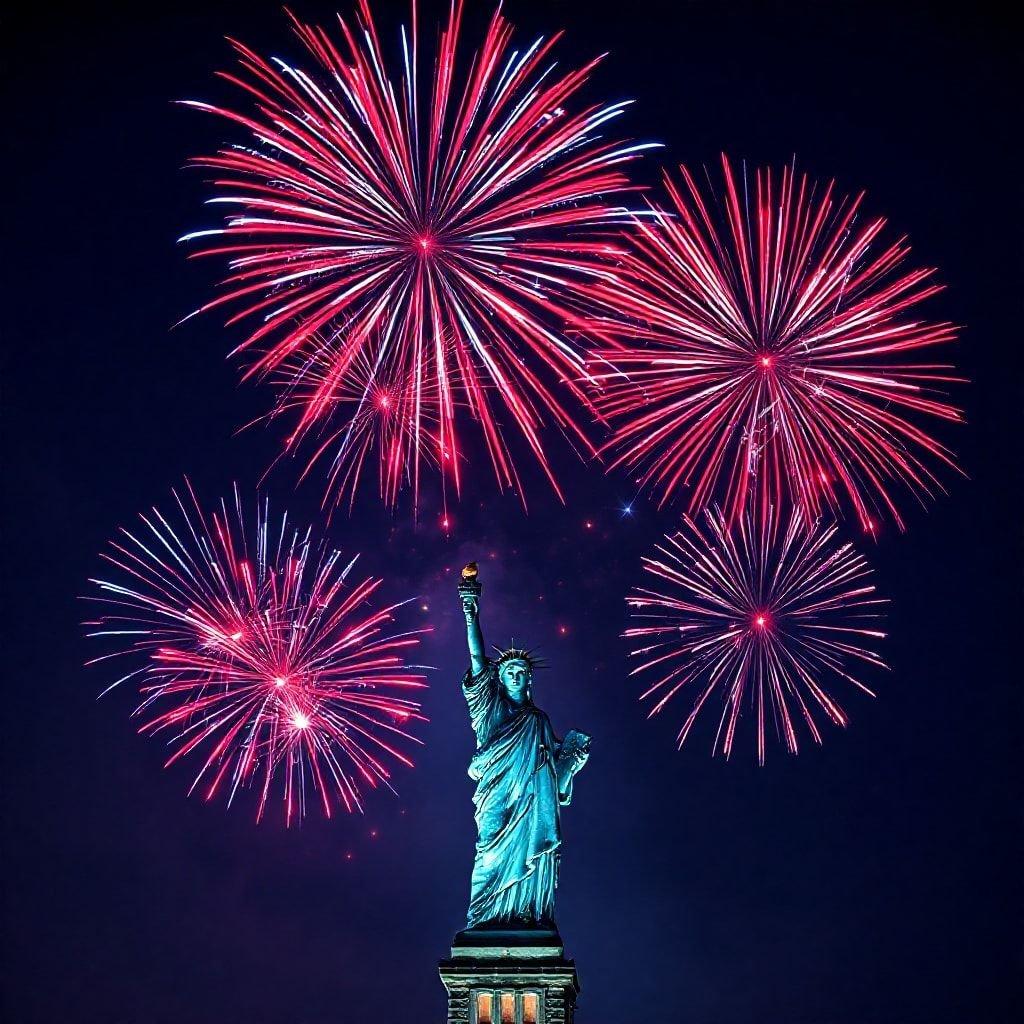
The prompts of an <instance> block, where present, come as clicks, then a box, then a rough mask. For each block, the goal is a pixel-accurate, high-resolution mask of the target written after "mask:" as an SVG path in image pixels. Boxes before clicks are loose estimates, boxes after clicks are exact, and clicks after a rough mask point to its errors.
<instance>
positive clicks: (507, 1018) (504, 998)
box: [499, 992, 516, 1024]
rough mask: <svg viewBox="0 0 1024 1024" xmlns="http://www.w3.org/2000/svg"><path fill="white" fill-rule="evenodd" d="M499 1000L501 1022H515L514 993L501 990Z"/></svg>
mask: <svg viewBox="0 0 1024 1024" xmlns="http://www.w3.org/2000/svg"><path fill="white" fill-rule="evenodd" d="M499 998H500V1000H501V1024H516V994H515V992H502V993H501V996H500V997H499Z"/></svg>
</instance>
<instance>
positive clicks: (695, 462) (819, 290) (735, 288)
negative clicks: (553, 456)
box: [593, 156, 962, 531]
mask: <svg viewBox="0 0 1024 1024" xmlns="http://www.w3.org/2000/svg"><path fill="white" fill-rule="evenodd" d="M722 169H723V181H724V190H723V194H722V195H721V197H717V196H715V195H712V194H706V193H705V192H702V190H701V189H700V188H699V187H698V185H697V183H696V182H695V180H694V179H693V177H692V176H691V175H690V173H689V171H687V169H686V168H685V167H684V168H682V176H683V182H684V184H683V186H682V187H680V186H678V185H677V184H676V183H675V182H674V181H673V180H672V179H671V178H670V177H669V176H668V175H666V178H665V180H666V186H667V189H668V194H669V197H670V200H671V202H670V206H669V209H668V210H667V211H666V212H661V213H660V214H659V216H657V218H656V219H655V220H653V221H645V222H641V223H638V224H637V226H636V229H635V231H634V232H633V235H632V237H633V244H632V246H631V253H630V255H629V257H628V258H627V259H626V260H625V261H624V265H623V267H622V270H621V274H622V278H621V281H620V283H619V285H617V286H616V287H615V288H614V289H612V290H611V291H610V292H609V293H608V294H609V298H610V300H611V301H617V302H618V308H619V309H620V310H621V311H622V313H623V314H624V315H625V317H627V318H630V319H631V320H632V322H633V325H634V327H633V333H635V335H636V336H637V337H638V339H639V340H638V341H637V342H631V343H627V344H626V345H625V346H623V347H621V348H620V347H617V346H615V345H610V346H609V347H608V348H607V349H606V350H604V351H598V352H597V353H596V356H597V366H598V367H599V369H598V370H597V372H595V373H594V374H593V376H594V377H595V378H596V379H597V381H598V383H599V384H600V385H601V388H602V391H601V395H600V398H599V400H598V402H597V405H598V408H599V410H600V412H601V413H602V414H603V416H604V417H606V418H607V419H608V420H609V421H610V423H611V424H612V426H613V431H614V432H613V436H612V438H611V440H610V442H609V444H608V448H609V450H610V451H612V452H613V453H614V458H613V461H612V463H611V464H612V465H624V466H626V467H628V468H629V469H630V470H631V471H632V472H633V473H634V474H635V475H636V476H637V478H638V480H639V482H640V483H641V485H650V486H652V487H654V488H655V489H657V490H658V491H659V492H660V493H661V495H662V500H663V501H664V500H667V499H668V498H670V497H671V496H673V495H675V494H677V493H681V492H685V493H686V494H687V499H686V500H687V502H688V505H689V508H690V510H691V512H695V511H698V510H700V509H702V508H705V507H706V506H707V505H708V504H709V503H710V502H712V501H715V500H720V501H721V502H722V505H723V508H724V509H725V510H726V512H727V514H728V516H729V517H730V518H734V517H736V516H738V515H740V514H742V513H743V512H744V510H745V509H746V508H747V503H748V501H750V500H754V501H757V502H758V504H759V505H760V508H761V509H762V510H764V509H766V508H767V507H768V506H770V505H779V504H781V503H784V502H785V501H786V500H792V501H793V502H794V503H795V504H797V505H798V506H799V507H800V508H801V509H802V510H803V511H804V513H805V514H806V516H807V518H808V519H814V518H816V517H817V516H818V515H819V514H821V513H822V511H823V510H825V509H830V510H832V511H835V510H837V509H838V508H839V505H840V501H839V498H840V496H841V495H843V494H845V496H846V498H847V499H848V500H849V501H850V503H851V504H852V505H853V508H854V509H855V511H856V514H857V515H858V517H859V518H860V521H861V523H862V525H863V526H864V527H865V528H866V529H868V530H870V531H874V529H875V528H876V525H877V519H878V516H879V513H883V514H888V515H890V516H891V517H892V519H893V520H894V521H895V522H896V523H897V524H898V525H899V526H900V527H901V528H902V527H903V519H902V518H901V516H900V512H899V510H898V508H897V499H898V497H899V496H901V495H904V494H906V493H908V492H909V493H912V494H914V495H915V496H916V497H917V498H918V499H920V500H923V499H924V498H925V497H928V496H930V495H932V494H933V493H934V492H935V491H936V490H937V489H941V484H940V482H939V479H938V477H937V476H936V474H935V469H936V468H937V467H939V466H941V465H943V464H945V465H946V466H947V467H953V466H954V465H955V463H954V460H953V456H952V454H951V453H950V452H949V451H948V450H947V449H946V448H945V447H944V446H943V445H942V444H941V443H939V442H938V441H937V440H935V439H934V438H932V437H931V436H930V435H929V434H928V433H927V432H926V431H925V430H924V429H922V427H920V426H918V424H917V422H916V421H917V420H918V418H921V419H925V420H928V419H931V420H954V421H960V420H961V419H962V416H961V413H960V411H959V410H958V409H956V408H955V407H953V406H952V405H950V404H949V403H948V402H947V401H946V399H945V397H944V392H945V388H946V387H947V386H948V385H949V384H950V383H952V382H954V381H957V380H958V378H957V377H955V376H953V375H952V372H951V371H952V368H951V367H950V366H949V365H947V364H946V363H943V362H934V361H932V360H931V359H930V358H929V357H928V353H930V352H931V351H932V350H933V349H935V348H936V347H937V346H940V345H943V344H945V343H947V342H951V341H953V340H954V338H955V336H956V330H955V328H954V327H953V326H952V325H951V324H948V323H929V322H927V321H924V320H921V319H920V318H919V316H918V314H917V312H916V309H917V307H918V305H919V304H920V303H922V302H923V301H924V300H925V299H927V298H929V297H930V296H932V295H934V294H935V293H936V292H938V291H939V290H940V286H939V285H937V284H935V283H934V282H933V280H932V275H933V271H932V270H931V269H918V270H906V269H904V264H905V262H906V260H907V256H908V253H909V247H908V245H907V243H906V241H905V239H902V238H901V239H897V240H896V241H893V242H889V243H883V242H881V235H882V232H883V228H884V227H885V221H884V220H883V219H881V218H875V219H871V220H867V219H861V217H860V208H861V199H862V197H861V196H858V197H857V198H856V199H853V200H849V199H847V198H844V197H842V196H838V195H837V194H836V193H835V191H834V188H833V186H832V184H829V185H828V186H827V187H826V188H824V189H821V188H818V187H817V186H815V185H814V184H813V183H812V182H810V181H809V180H808V178H807V176H806V175H801V176H797V174H796V173H795V171H794V170H793V169H792V168H785V169H783V170H782V172H781V173H780V174H773V173H772V171H770V170H758V171H757V172H756V173H755V174H754V176H753V181H752V182H751V181H748V179H747V176H746V173H745V172H744V174H743V176H742V177H741V178H739V179H737V176H736V175H735V174H734V172H733V169H732V167H731V165H730V163H729V161H728V159H727V158H725V157H724V156H723V158H722Z"/></svg>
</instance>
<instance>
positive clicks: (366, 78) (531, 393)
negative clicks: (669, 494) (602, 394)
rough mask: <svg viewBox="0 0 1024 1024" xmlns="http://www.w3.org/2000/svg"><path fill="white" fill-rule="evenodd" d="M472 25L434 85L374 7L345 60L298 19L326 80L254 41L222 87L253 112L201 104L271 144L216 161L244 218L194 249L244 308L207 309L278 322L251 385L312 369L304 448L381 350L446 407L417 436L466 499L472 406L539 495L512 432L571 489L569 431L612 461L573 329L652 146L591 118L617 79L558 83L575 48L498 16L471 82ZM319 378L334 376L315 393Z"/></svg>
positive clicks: (408, 42) (208, 161) (508, 479)
mask: <svg viewBox="0 0 1024 1024" xmlns="http://www.w3.org/2000/svg"><path fill="white" fill-rule="evenodd" d="M461 20H462V3H461V0H456V2H454V3H453V4H452V5H451V11H450V17H449V20H448V24H447V26H446V27H445V28H444V30H443V31H442V32H441V33H440V38H439V44H438V51H437V56H436V58H435V61H434V64H433V67H432V68H429V67H428V69H427V74H426V83H424V82H423V72H422V69H421V64H420V59H419V38H418V29H417V22H416V8H415V5H413V11H412V28H411V32H410V33H408V34H407V33H406V32H405V30H404V29H403V31H402V51H403V56H404V64H403V71H402V74H401V75H400V76H399V78H398V79H393V78H392V77H390V76H389V74H388V72H387V70H386V63H385V60H384V57H383V52H382V49H381V46H380V42H379V39H378V34H377V29H376V26H375V25H374V21H373V18H372V16H371V13H370V8H369V5H368V3H367V2H366V0H360V3H359V7H358V14H357V16H356V20H355V24H353V25H350V24H349V23H348V22H347V21H345V20H343V19H339V22H340V38H339V39H338V40H337V41H335V40H334V39H332V37H331V36H330V35H329V34H328V33H327V32H325V31H324V30H322V29H320V28H318V27H316V26H313V25H307V24H303V23H301V22H298V21H294V29H295V32H296V34H297V35H298V37H299V39H300V40H301V42H302V44H303V45H304V47H305V48H306V50H307V51H308V55H309V57H310V58H311V59H312V61H313V62H314V65H315V68H314V70H313V71H312V72H310V73H307V72H306V71H304V70H302V69H300V68H299V67H297V66H292V65H290V64H287V63H285V62H284V61H282V60H274V61H267V60H264V59H263V58H262V57H260V56H259V55H257V54H256V53H254V52H253V51H252V50H250V49H248V48H247V47H245V46H243V45H241V44H240V43H234V46H235V49H236V50H237V52H238V55H239V60H240V64H241V67H242V73H241V74H240V75H229V74H225V75H223V76H222V77H224V78H225V79H226V80H228V81H230V82H231V83H233V84H234V85H236V86H238V87H239V88H240V89H242V90H243V91H244V93H245V94H246V97H247V99H248V100H249V101H250V106H251V110H250V112H248V113H240V112H234V111H231V110H228V109H224V108H221V107H215V106H211V105H210V104H207V103H199V102H190V103H189V104H188V105H189V106H192V107H195V108H198V109H200V110H204V111H209V112H212V113H214V114H216V115H218V116H220V117H223V118H225V119H227V120H229V121H230V122H232V123H233V124H235V125H236V126H238V127H240V128H242V129H244V131H245V132H246V133H247V135H248V136H249V141H248V142H246V143H244V144H242V145H235V146H231V147H228V148H224V149H222V150H220V151H219V152H218V153H217V154H216V155H215V156H211V157H203V158H200V159H198V160H196V161H195V163H196V164H197V165H198V166H200V167H203V168H209V169H213V170H215V171H216V172H217V174H218V177H217V180H216V185H217V187H218V188H219V189H221V190H223V191H222V192H221V193H220V194H219V195H217V197H216V198H215V199H213V200H212V202H214V203H218V204H224V205H227V206H230V207H234V208H235V211H236V212H234V213H232V214H231V215H230V216H229V217H228V219H227V221H226V223H225V226H223V227H221V228H218V229H215V230H211V231H199V232H195V233H193V234H191V235H187V236H185V237H186V239H192V238H201V239H204V240H209V239H210V238H214V239H216V240H217V241H216V242H214V243H212V244H207V245H205V247H204V248H203V249H202V250H201V251H199V252H198V253H197V255H215V256H225V257H227V258H228V260H229V266H230V268H231V272H230V274H229V276H228V277H227V278H226V280H225V282H224V283H225V291H224V293H223V294H222V295H221V296H219V297H218V298H217V299H215V300H214V301H212V302H210V303H208V304H207V305H206V306H204V307H203V309H204V310H207V309H211V308H213V307H217V306H221V305H223V304H232V305H234V306H236V307H237V308H236V312H235V313H234V314H233V315H232V317H231V320H230V321H229V322H230V323H234V322H236V321H238V320H242V319H245V318H254V319H258V325H257V326H256V327H255V328H254V329H253V330H252V332H251V334H250V335H249V336H248V338H247V339H246V340H245V341H244V342H243V343H242V344H241V345H240V346H239V350H240V351H245V352H248V353H249V354H250V355H251V357H252V358H251V366H250V370H249V373H250V374H252V373H256V374H265V373H268V372H274V371H280V370H281V368H282V367H284V366H288V367H290V368H291V372H292V373H293V375H294V376H293V382H294V383H298V384H299V386H300V387H299V390H300V392H301V393H302V395H303V404H302V409H301V414H300V416H299V420H298V425H297V429H296V431H295V435H294V437H295V438H299V437H302V436H303V435H304V434H305V433H306V432H307V431H308V430H309V429H310V428H311V426H312V425H313V424H316V423H318V422H319V421H320V420H321V419H322V418H324V417H326V416H328V415H329V414H330V413H331V412H332V411H334V410H335V408H336V405H337V402H336V394H337V390H338V388H339V387H341V386H342V382H343V381H344V380H345V378H346V376H347V375H348V374H349V372H350V368H351V366H352V364H353V362H354V361H355V360H356V358H357V357H358V355H359V353H360V352H361V351H362V350H363V348H364V346H365V345H366V344H367V342H368V340H369V339H373V340H374V344H377V343H378V342H379V345H380V349H379V355H381V356H382V357H383V358H384V359H385V360H387V361H389V362H391V363H392V364H393V365H394V366H395V367H396V368H397V371H396V372H398V373H399V374H400V375H401V377H402V379H403V380H404V381H405V382H406V384H407V386H408V387H409V388H410V390H411V394H410V396H409V398H408V400H407V404H408V406H409V407H410V408H411V409H414V410H416V414H417V415H419V412H420V411H421V410H425V409H428V408H429V409H430V410H431V415H432V417H433V420H434V422H435V424H436V430H432V431H428V430H426V429H425V428H423V427H422V426H421V424H420V422H419V420H418V419H415V420H414V421H413V431H414V434H415V435H416V436H417V438H419V437H420V435H427V434H430V435H431V436H430V438H429V443H430V444H432V445H433V446H434V447H435V450H436V453H437V454H436V460H435V461H436V463H437V464H438V465H440V466H441V467H442V468H443V469H444V470H446V471H449V472H450V473H451V477H452V480H453V482H454V485H455V488H456V490H457V489H458V485H459V469H460V451H461V448H460V442H459V438H458V433H457V429H456V417H455V410H456V407H457V405H459V404H462V405H464V406H465V407H466V409H467V410H468V412H469V414H470V416H471V418H472V419H473V420H475V421H476V422H477V423H478V424H479V426H480V428H481V430H482V432H483V436H484V439H485V442H486V446H487V449H488V452H489V455H490V458H491V461H492V463H493V466H494V471H495V473H496V476H497V479H498V482H499V484H500V485H501V486H503V487H506V486H507V487H513V488H516V489H517V490H519V492H520V494H521V493H522V487H521V485H520V481H519V475H518V472H517V469H516V465H515V463H514V461H513V455H512V453H511V451H510V449H509V448H508V446H507V444H506V440H505V438H504V437H503V434H502V430H501V426H500V423H499V419H500V418H501V417H502V416H507V418H508V420H509V421H510V422H511V423H514V424H515V425H516V427H517V428H518V431H519V432H520V433H521V435H522V436H523V438H524V439H525V441H526V443H527V446H528V447H529V448H530V450H531V451H532V452H533V455H534V456H535V457H536V459H537V460H538V461H539V463H540V465H541V466H542V467H543V469H544V471H545V473H546V474H547V476H548V478H549V479H550V481H551V484H552V486H554V488H555V490H556V491H558V485H557V483H556V481H555V478H554V475H553V473H552V470H551V467H550V465H549V463H548V459H547V456H546V454H545V451H544V446H543V444H542V440H541V429H542V426H543V425H544V424H545V423H553V424H554V425H555V426H556V427H557V428H558V429H559V430H561V431H562V433H564V434H565V435H566V436H567V437H568V438H569V440H570V441H571V442H573V443H574V444H578V445H579V446H580V447H581V448H583V449H585V450H587V451H592V448H591V446H590V444H589V442H588V441H587V438H586V436H585V433H584V430H583V428H582V427H581V426H580V425H579V423H578V422H577V418H576V417H574V415H573V412H572V411H571V408H570V407H571V404H572V403H573V402H583V403H585V402H586V394H585V391H584V388H583V385H582V378H583V377H584V375H585V371H584V360H583V358H582V356H581V354H580V352H579V350H578V347H577V345H576V343H575V342H574V341H573V340H571V338H570V337H569V335H568V333H567V332H568V330H569V328H571V327H578V326H579V325H580V324H581V323H582V317H581V313H582V312H588V311H590V310H591V308H592V307H591V306H590V305H589V300H588V294H587V293H588V288H589V286H590V285H591V284H592V283H593V282H594V281H595V280H598V279H600V278H601V277H603V276H606V275H607V272H608V265H607V262H606V258H607V255H608V253H609V252H610V251H611V248H612V246H611V243H609V242H608V241H607V240H606V239H605V237H604V232H605V231H606V230H607V225H609V224H611V223H613V222H616V221H619V220H621V218H622V216H623V214H624V212H625V211H624V210H623V209H622V208H621V207H619V206H615V205H612V203H611V202H610V201H609V198H608V197H616V196H618V195H620V194H622V193H625V192H627V191H629V190H630V185H629V183H628V180H627V178H626V177H625V175H624V174H623V173H622V171H621V167H622V165H623V164H625V163H627V162H629V161H631V160H633V159H635V158H636V156H637V155H638V154H639V152H640V151H641V150H643V149H645V148H649V147H647V146H643V145H620V144H617V143H613V142H608V141H606V140H604V139H603V138H602V137H601V132H602V130H603V127H604V126H605V125H606V124H607V122H609V121H611V120H612V119H614V118H615V117H617V116H618V115H619V114H621V113H622V111H623V109H624V108H625V107H626V106H627V104H626V103H614V104H611V105H607V106H601V105H591V106H585V105H581V106H579V107H578V108H577V109H573V108H574V104H576V101H577V99H578V93H579V91H580V89H581V88H582V87H583V85H584V83H585V82H586V81H587V79H588V76H589V75H590V72H591V71H592V69H593V68H594V66H595V64H596V63H597V61H593V62H591V63H590V64H587V65H586V66H585V67H582V68H579V69H576V70H573V71H569V72H565V73H556V72H555V70H554V67H555V66H554V64H552V63H551V50H552V47H553V46H554V44H555V42H556V41H557V39H558V37H557V36H556V37H555V38H553V39H551V40H543V39H539V40H537V42H535V43H534V44H533V45H531V46H528V47H526V48H525V49H522V50H514V49H512V43H511V38H512V28H511V26H510V25H509V23H508V22H507V21H506V20H505V19H504V18H503V17H501V15H500V13H498V12H495V14H494V15H493V17H492V18H491V20H490V24H489V26H488V28H487V30H486V33H485V35H484V38H483V42H482V44H481V46H480V47H479V49H478V50H477V51H476V52H475V53H474V54H473V55H472V56H471V57H470V58H469V59H467V60H466V61H465V63H464V64H461V65H460V61H459V60H458V59H457V53H456V51H457V44H458V39H459V33H460V23H461ZM460 67H462V70H461V71H460V70H459V69H460ZM421 94H422V97H421ZM421 98H424V99H425V100H426V108H425V109H422V108H421V103H420V100H421ZM296 356H298V357H299V358H298V359H296ZM310 362H313V363H316V364H317V366H318V372H317V376H316V379H315V384H312V385H311V386H307V385H308V383H309V382H306V381H304V380H303V372H304V371H303V367H304V366H307V365H309V364H310ZM431 389H432V390H431ZM457 396H458V399H459V400H458V401H457ZM567 400H568V404H567ZM421 450H422V445H421V444H420V443H419V441H417V443H415V444H413V445H412V446H411V448H410V449H409V451H410V452H411V453H412V454H413V456H414V458H415V457H416V456H417V455H418V453H419V452H420V451H421ZM412 479H413V480H414V481H415V480H416V479H418V472H417V471H416V470H414V471H413V473H412ZM386 490H388V489H386ZM389 493H390V491H389ZM559 493H560V492H559Z"/></svg>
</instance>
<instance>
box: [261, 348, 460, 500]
mask: <svg viewBox="0 0 1024 1024" xmlns="http://www.w3.org/2000/svg"><path fill="white" fill-rule="evenodd" d="M335 354H336V346H335V345H333V344H331V343H329V342H322V343H321V344H320V345H319V346H318V347H317V350H316V351H315V352H314V353H313V355H312V356H311V357H310V358H308V359H306V360H304V362H303V365H302V367H301V370H299V369H296V368H294V367H291V366H287V365H286V366H285V367H283V370H282V374H281V380H282V383H283V384H284V385H285V387H286V391H285V395H284V397H283V398H282V400H281V402H280V404H279V411H285V410H287V409H289V408H293V407H295V408H299V409H301V408H303V407H304V406H305V404H306V402H307V401H309V400H310V399H311V398H313V397H314V396H315V394H316V392H317V391H318V390H319V388H320V386H321V385H322V383H323V381H324V379H325V378H326V377H328V376H333V373H334V357H335ZM330 390H331V398H330V402H329V409H328V413H327V415H325V416H323V417H322V418H321V420H320V422H319V424H318V428H317V429H316V431H315V433H313V432H311V433H310V439H313V438H314V437H315V440H316V442H317V443H316V447H315V449H314V450H313V453H312V455H311V456H310V458H309V460H308V463H307V466H306V468H305V470H304V472H303V474H302V475H303V477H305V476H306V475H307V474H309V473H310V472H311V471H312V469H313V468H314V466H316V465H317V464H318V463H325V464H327V465H328V466H329V470H328V484H327V490H326V494H325V497H324V504H325V505H326V506H327V507H334V506H337V505H341V504H343V503H346V501H347V504H348V505H349V508H351V507H352V505H353V504H354V503H355V499H356V494H357V492H358V491H359V489H360V484H361V481H362V480H363V478H364V475H365V474H364V470H365V469H366V466H367V463H370V464H371V465H372V464H373V463H376V467H377V494H378V497H379V498H380V500H381V501H383V502H384V503H385V504H387V505H389V506H394V505H395V504H396V503H397V502H398V497H399V494H400V493H401V491H402V489H403V488H404V487H406V486H410V485H411V487H412V488H413V490H414V491H418V490H419V476H420V470H421V466H422V465H424V464H426V465H427V466H436V465H437V456H438V453H439V452H441V459H442V460H443V461H447V460H448V459H449V458H450V457H451V453H450V452H447V451H442V450H441V446H440V437H439V433H438V421H437V418H436V417H437V413H438V407H437V397H438V389H437V385H436V381H432V380H427V381H419V380H417V378H416V375H415V369H414V368H413V369H403V368H401V367H398V366H396V365H395V364H394V363H392V362H390V361H388V360H387V359H385V358H383V353H382V352H381V350H380V348H377V349H372V348H371V347H369V346H368V347H366V348H363V349H361V350H360V351H358V352H357V353H355V355H354V356H353V358H352V360H351V362H350V363H349V365H348V368H347V370H346V372H345V374H344V376H343V377H342V378H340V379H339V380H336V381H332V383H331V389H330ZM292 440H293V441H294V440H298V438H293V439H292ZM371 472H372V470H371ZM444 479H445V476H444V474H442V482H443V481H444Z"/></svg>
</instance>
